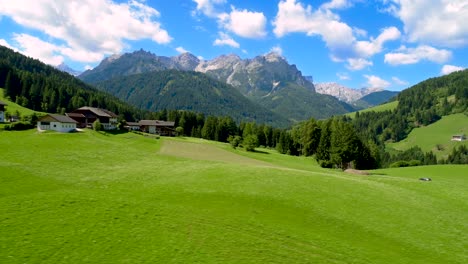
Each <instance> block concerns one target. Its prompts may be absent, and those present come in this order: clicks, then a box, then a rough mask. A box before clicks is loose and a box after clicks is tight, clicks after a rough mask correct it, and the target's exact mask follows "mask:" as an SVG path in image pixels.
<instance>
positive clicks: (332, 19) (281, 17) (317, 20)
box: [273, 0, 355, 57]
mask: <svg viewBox="0 0 468 264" xmlns="http://www.w3.org/2000/svg"><path fill="white" fill-rule="evenodd" d="M278 9H279V10H278V13H277V15H276V18H275V20H274V21H273V25H274V30H273V32H274V33H275V35H276V36H277V37H283V36H285V35H287V34H289V33H297V32H299V33H305V34H307V35H308V36H314V35H317V36H320V37H321V38H322V39H323V41H325V43H326V45H327V47H328V48H329V49H330V50H331V51H332V53H334V54H335V57H340V54H339V53H340V51H341V50H343V49H346V50H347V49H349V47H350V46H351V45H352V44H353V42H354V41H355V38H354V36H353V29H352V28H351V27H349V26H348V25H347V24H345V23H343V22H341V21H340V18H339V16H337V15H336V14H334V13H332V12H330V11H327V10H322V9H317V10H312V7H311V6H310V5H308V6H304V5H303V4H302V3H300V2H296V0H282V1H280V2H279V4H278Z"/></svg>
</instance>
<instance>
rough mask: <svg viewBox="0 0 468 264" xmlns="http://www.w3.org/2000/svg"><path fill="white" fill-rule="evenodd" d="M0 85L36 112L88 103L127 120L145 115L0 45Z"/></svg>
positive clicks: (75, 106) (65, 108) (60, 111)
mask: <svg viewBox="0 0 468 264" xmlns="http://www.w3.org/2000/svg"><path fill="white" fill-rule="evenodd" d="M0 87H4V88H5V90H4V93H5V94H4V95H5V97H9V98H10V99H11V101H13V102H16V103H17V104H19V105H21V106H24V107H27V108H29V109H32V110H35V111H43V112H48V113H65V112H67V111H71V110H73V109H76V108H79V107H81V106H85V105H88V106H94V107H101V108H106V109H109V110H110V111H113V112H115V113H117V114H119V115H121V116H122V117H124V118H125V119H127V120H133V119H137V118H141V117H142V116H143V114H144V112H143V111H140V110H137V109H136V108H135V107H132V106H130V105H128V104H126V103H124V102H122V101H120V100H118V99H117V98H115V97H113V96H111V95H109V94H107V93H104V92H101V91H99V90H97V89H95V88H94V87H92V86H90V85H87V84H85V83H83V82H82V81H80V80H78V79H76V78H75V77H73V76H72V75H70V74H68V73H65V72H62V71H60V70H57V69H55V68H54V67H51V66H48V65H46V64H44V63H42V62H40V61H38V60H35V59H31V58H29V57H26V56H24V55H22V54H20V53H17V52H14V51H13V50H11V49H8V48H6V47H3V46H0Z"/></svg>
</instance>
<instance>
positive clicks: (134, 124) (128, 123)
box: [127, 122, 140, 126]
mask: <svg viewBox="0 0 468 264" xmlns="http://www.w3.org/2000/svg"><path fill="white" fill-rule="evenodd" d="M127 126H140V123H137V122H127Z"/></svg>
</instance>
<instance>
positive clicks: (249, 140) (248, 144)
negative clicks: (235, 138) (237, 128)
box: [242, 135, 258, 151]
mask: <svg viewBox="0 0 468 264" xmlns="http://www.w3.org/2000/svg"><path fill="white" fill-rule="evenodd" d="M242 145H244V148H245V150H247V151H255V148H256V147H258V138H257V136H256V135H248V136H247V137H245V138H244V141H243V143H242Z"/></svg>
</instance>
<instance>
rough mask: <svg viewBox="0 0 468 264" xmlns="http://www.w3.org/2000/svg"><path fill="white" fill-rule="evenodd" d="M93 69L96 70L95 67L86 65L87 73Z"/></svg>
mask: <svg viewBox="0 0 468 264" xmlns="http://www.w3.org/2000/svg"><path fill="white" fill-rule="evenodd" d="M93 68H94V67H93V66H91V65H85V66H84V69H85V71H87V70H92V69H93Z"/></svg>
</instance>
